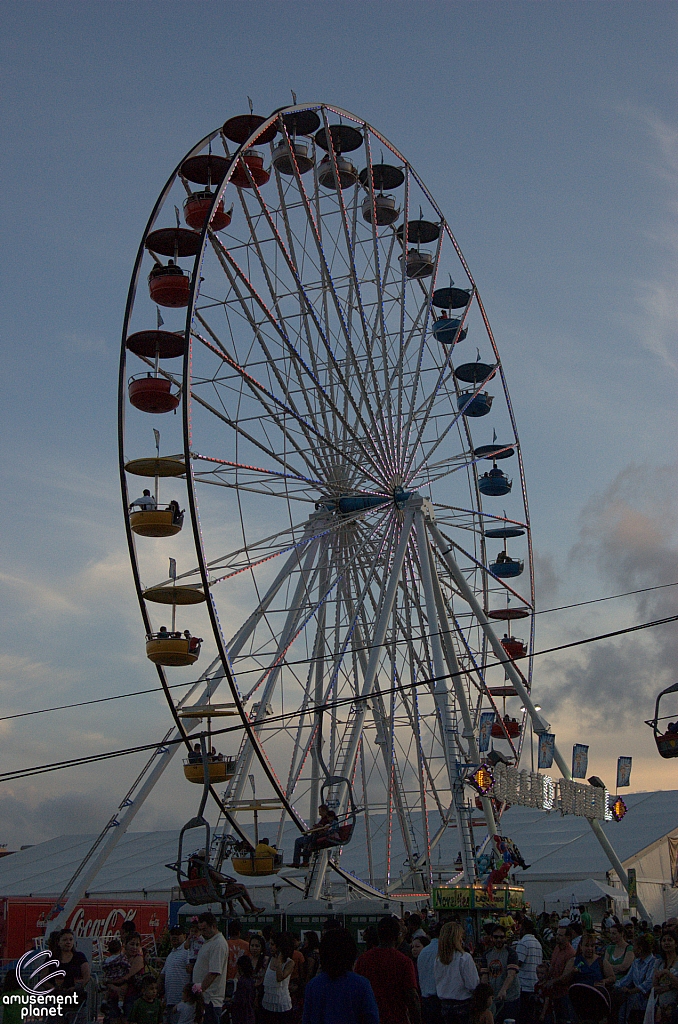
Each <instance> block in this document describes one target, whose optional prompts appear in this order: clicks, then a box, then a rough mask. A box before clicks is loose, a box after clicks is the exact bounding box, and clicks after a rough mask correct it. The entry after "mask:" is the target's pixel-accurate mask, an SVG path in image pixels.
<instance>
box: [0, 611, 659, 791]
mask: <svg viewBox="0 0 678 1024" xmlns="http://www.w3.org/2000/svg"><path fill="white" fill-rule="evenodd" d="M677 621H678V615H670V616H667V617H666V618H663V619H653V620H652V621H650V622H641V623H639V624H638V625H636V626H627V627H626V628H625V629H615V630H612V631H611V632H609V633H599V634H598V635H597V636H590V637H585V638H584V639H583V640H573V641H572V642H571V643H568V644H559V645H558V646H557V647H547V648H545V649H544V650H543V651H535V652H534V655H533V657H539V656H540V655H544V654H555V653H556V652H558V651H565V650H568V649H571V648H573V647H582V646H584V645H585V644H591V643H596V642H597V641H599V640H609V639H611V638H612V637H616V636H624V635H626V634H627V633H637V632H639V631H640V630H643V629H651V628H652V627H654V626H663V625H666V624H667V623H669V622H677ZM511 663H512V659H511V658H506V659H502V660H501V661H495V662H492V663H491V664H490V665H488V666H486V667H487V668H495V667H497V666H498V665H507V664H511ZM467 674H468V670H466V669H463V670H460V671H459V672H448V673H445V674H444V675H442V676H429V677H427V678H422V679H419V680H417V681H416V682H414V683H399V684H398V685H397V686H392V687H390V688H389V689H386V690H379V691H378V692H379V694H380V695H381V696H387V695H389V694H392V693H402V692H403V691H404V690H411V689H414V688H416V687H419V686H426V685H429V684H431V683H436V682H438V681H439V680H443V679H452V678H454V677H455V676H461V675H467ZM373 696H374V694H372V693H371V694H366V695H365V696H358V697H344V698H341V699H339V700H335V701H329V702H327V703H326V704H315V705H311V706H310V707H308V708H306V714H309V715H310V714H316V713H318V712H321V711H328V710H331V709H332V708H338V707H342V706H345V705H346V704H358V703H359V702H361V701H367V700H372V698H373ZM205 717H207V716H205ZM290 718H294V719H298V718H299V712H298V711H291V712H288V713H287V714H283V715H276V716H273V717H271V718H268V719H266V720H265V721H266V724H267V725H268V726H271V725H274V724H276V723H278V722H285V721H287V720H288V719H290ZM243 728H244V726H243V725H242V723H240V724H239V725H233V726H229V727H226V728H224V729H213V730H211V732H210V733H209V735H210V736H212V737H214V736H223V735H225V734H228V733H232V732H240V731H241V730H242V729H243ZM201 735H205V736H207V735H208V734H207V733H206V732H205V733H193V734H192V736H191V739H198V738H199V737H200V736H201ZM183 742H184V739H183V737H181V738H179V739H176V740H161V742H160V743H147V744H142V745H139V746H136V747H127V748H126V749H123V750H109V751H105V752H104V753H101V754H89V755H87V756H86V757H79V758H69V760H67V761H53V762H51V763H50V764H42V765H36V766H35V767H33V768H19V769H17V770H16V771H12V772H3V773H1V774H0V783H2V782H10V781H13V780H16V779H25V778H29V777H30V776H33V775H42V774H44V773H45V772H52V771H59V770H61V769H63V768H74V767H77V766H78V765H84V764H93V763H95V762H97V761H106V760H109V759H110V758H114V757H126V756H127V754H136V753H139V752H141V751H145V750H158V749H161V748H163V747H168V746H171V745H173V744H178V743H183Z"/></svg>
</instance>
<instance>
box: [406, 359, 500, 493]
mask: <svg viewBox="0 0 678 1024" xmlns="http://www.w3.org/2000/svg"><path fill="white" fill-rule="evenodd" d="M490 379H491V378H490V377H487V378H486V379H485V380H484V381H482V382H481V383H480V384H478V385H477V386H476V387H475V390H474V392H473V395H472V396H471V397H470V398H469V399H468V402H467V403H466V404H468V403H469V402H472V401H473V399H474V398H475V397H476V396H477V395H479V394H480V392H481V391H482V390H483V388H484V387H485V385H486V384H487V382H488V380H490ZM464 420H465V417H464V414H463V410H462V409H459V410H458V411H457V412H456V413H454V414H453V416H452V418H451V420H450V422H449V423H448V425H447V426H446V427H445V429H444V430H443V431H441V433H440V434H439V435H438V437H437V439H436V440H435V441H434V442H433V444H432V445H431V447H430V449H429V450H428V451H427V452H426V454H425V455H424V456H423V457H422V458H421V460H420V461H419V462H418V463H417V466H416V468H415V469H413V470H411V472H410V473H409V474H408V479H410V480H414V479H416V478H417V477H418V476H419V474H420V473H421V472H422V470H423V469H425V467H426V465H427V463H428V461H429V459H430V458H431V456H432V455H433V453H434V452H435V451H437V450H438V448H439V447H440V445H441V444H442V443H443V441H445V440H446V438H447V436H448V434H449V433H450V431H451V430H452V429H453V428H454V427H456V426H457V424H458V423H459V422H460V421H462V423H463V424H464V428H465V430H466V433H467V436H468V437H469V441H470V436H471V435H470V428H469V425H468V423H466V422H464ZM422 436H423V427H422V429H420V430H419V432H418V434H417V439H416V441H415V443H414V444H413V445H412V447H411V453H410V461H409V463H408V466H411V465H412V462H413V461H414V457H415V454H416V452H417V447H418V444H419V442H420V440H421V437H422ZM469 447H471V448H473V445H472V444H471V445H469Z"/></svg>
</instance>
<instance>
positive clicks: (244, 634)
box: [227, 513, 318, 662]
mask: <svg viewBox="0 0 678 1024" xmlns="http://www.w3.org/2000/svg"><path fill="white" fill-rule="evenodd" d="M317 519H318V513H315V514H314V515H311V516H309V518H308V522H307V523H306V528H305V535H307V534H312V532H313V527H314V526H315V521H316V520H317ZM305 539H306V536H305V537H304V540H305ZM300 559H301V552H300V550H299V548H298V547H295V549H294V551H293V552H292V554H291V555H290V557H289V558H288V559H287V561H286V562H285V564H284V565H283V567H282V569H281V570H280V572H279V573H278V575H277V576H276V578H275V579H274V580H273V583H271V585H270V587H269V588H268V590H267V591H266V593H265V594H264V596H263V598H262V599H261V601H260V602H259V604H258V605H257V607H256V608H255V609H254V611H253V612H252V614H251V615H250V616H249V617H248V618H247V619H246V620H245V622H244V623H243V624H242V626H241V627H240V629H239V630H238V632H237V633H236V634H235V636H234V637H233V639H232V640H231V642H230V643H229V644H228V647H227V650H228V656H229V658H230V659H231V662H232V661H233V659H234V658H236V657H237V656H238V654H239V653H240V651H241V650H242V649H243V647H244V646H245V644H246V643H247V641H248V640H249V638H250V637H251V635H252V633H253V632H254V630H255V629H256V628H257V624H258V622H259V621H260V619H261V618H262V616H264V615H265V614H266V611H267V610H268V608H269V607H270V604H271V601H272V600H273V598H274V597H275V596H276V594H277V593H278V591H279V590H280V588H281V587H282V585H283V583H284V582H285V580H286V579H287V577H288V576H289V575H290V573H291V572H293V571H294V569H296V567H297V566H298V565H299V562H300Z"/></svg>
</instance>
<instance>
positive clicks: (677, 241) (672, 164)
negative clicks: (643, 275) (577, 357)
mask: <svg viewBox="0 0 678 1024" xmlns="http://www.w3.org/2000/svg"><path fill="white" fill-rule="evenodd" d="M623 113H624V114H625V115H627V116H629V117H630V118H631V119H633V120H635V121H636V122H637V123H640V125H641V127H642V129H643V130H644V132H645V134H646V135H647V136H649V138H650V141H651V142H652V143H653V144H654V153H655V163H654V164H653V165H652V166H651V168H650V170H651V171H653V172H654V174H655V175H656V176H657V177H658V178H660V179H661V180H663V181H664V182H665V184H666V186H667V189H668V195H669V198H668V209H667V216H666V217H665V218H664V219H663V221H662V223H661V224H660V225H656V226H654V227H651V228H650V229H649V230H648V231H647V234H648V236H649V237H650V238H651V239H652V240H653V241H654V242H656V243H657V244H658V246H659V247H660V248H661V249H662V250H663V254H662V261H661V266H662V270H661V271H660V272H659V274H658V275H657V276H656V277H655V278H654V279H645V280H638V281H636V283H635V286H636V293H637V298H638V305H639V311H640V312H639V314H636V329H637V333H638V336H639V340H640V342H641V344H642V345H643V346H644V347H645V348H647V349H648V350H649V351H650V352H653V353H654V355H656V356H657V357H658V358H659V359H660V360H661V361H662V362H663V363H664V364H665V365H666V366H667V367H668V368H670V369H671V370H672V371H673V372H678V346H677V344H676V342H677V340H678V287H677V286H678V127H676V126H675V125H673V124H670V123H669V122H668V121H665V120H664V119H663V118H662V117H661V116H660V115H659V114H658V113H657V112H656V111H654V110H652V109H649V108H644V107H638V106H627V107H625V108H624V109H623ZM642 151H643V153H647V148H646V147H643V149H642ZM627 315H628V314H627ZM631 315H633V314H631Z"/></svg>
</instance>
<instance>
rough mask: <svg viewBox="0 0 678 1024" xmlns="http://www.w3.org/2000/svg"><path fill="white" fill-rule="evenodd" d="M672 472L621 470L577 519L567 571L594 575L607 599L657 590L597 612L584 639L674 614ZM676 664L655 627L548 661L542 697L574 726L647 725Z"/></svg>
mask: <svg viewBox="0 0 678 1024" xmlns="http://www.w3.org/2000/svg"><path fill="white" fill-rule="evenodd" d="M677 469H678V467H677V466H676V465H669V466H663V467H659V468H654V469H652V468H649V467H639V466H635V465H631V466H628V467H627V468H626V469H624V470H623V471H622V472H621V473H619V474H618V476H617V477H616V478H615V480H614V481H613V482H612V483H611V484H610V486H609V487H608V488H607V490H606V491H605V492H604V493H603V494H601V495H598V496H596V497H594V498H592V499H591V501H590V502H588V504H587V505H586V506H585V508H584V510H583V511H582V514H581V528H580V534H579V540H578V542H577V544H576V545H575V546H574V548H573V549H572V552H571V559H572V561H573V562H574V564H575V565H579V566H580V567H582V568H584V567H588V568H595V569H596V570H597V571H598V574H599V578H600V579H601V580H602V582H603V583H604V585H605V587H606V589H607V590H608V592H610V593H624V592H627V591H631V590H641V589H644V588H649V587H664V589H655V590H650V591H647V592H645V593H639V594H636V595H634V596H633V597H631V598H629V599H628V600H627V601H625V602H624V603H623V604H620V603H617V602H616V601H615V602H611V603H610V604H609V605H606V606H598V608H599V609H600V610H597V611H596V613H595V614H596V617H595V618H593V617H592V615H593V614H594V613H590V612H589V613H587V615H586V618H585V620H584V622H585V633H584V635H586V633H589V634H590V633H594V632H596V631H600V632H606V631H607V629H610V630H612V629H615V628H624V627H625V626H627V625H628V626H630V625H634V624H636V623H641V622H646V621H651V620H653V619H658V618H664V617H667V616H670V615H676V614H678V586H677V587H672V586H670V584H673V583H676V582H678V545H677V544H676V528H677V527H678V514H677V498H678V492H677V488H676V483H675V481H676V471H677ZM593 626H600V629H599V630H596V629H595V628H592V627H593ZM573 639H574V637H573ZM677 664H678V631H677V630H676V628H675V626H673V627H672V626H671V625H666V626H658V627H656V628H653V629H648V630H643V631H641V632H638V633H631V634H628V635H627V636H624V637H620V638H618V639H615V640H610V641H601V642H597V643H594V644H591V645H590V646H586V647H583V648H581V649H580V650H579V651H577V650H576V649H575V651H574V653H573V655H572V656H571V657H569V658H568V659H567V661H566V662H563V659H562V657H559V658H558V659H553V660H552V661H550V662H549V663H547V665H546V666H545V668H546V674H547V675H548V677H550V682H549V683H548V684H547V688H548V693H549V696H550V698H555V700H556V703H557V704H561V703H562V704H565V705H566V706H568V707H569V708H570V709H571V710H573V709H575V710H576V712H577V715H578V716H579V719H580V721H582V722H585V723H590V724H595V725H596V726H597V727H600V726H602V725H603V724H604V723H605V722H607V723H609V721H610V716H611V714H614V716H615V721H616V722H620V721H621V720H622V719H624V720H625V721H626V722H631V721H636V723H637V719H638V715H639V713H640V714H642V716H643V717H650V715H651V713H652V709H653V701H654V697H655V695H656V693H657V692H658V691H659V690H661V689H662V688H663V687H665V686H667V685H668V684H669V683H670V682H673V679H674V674H675V669H676V665H677Z"/></svg>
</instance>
